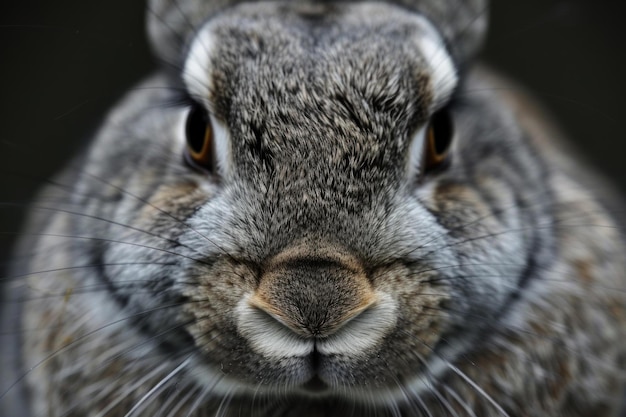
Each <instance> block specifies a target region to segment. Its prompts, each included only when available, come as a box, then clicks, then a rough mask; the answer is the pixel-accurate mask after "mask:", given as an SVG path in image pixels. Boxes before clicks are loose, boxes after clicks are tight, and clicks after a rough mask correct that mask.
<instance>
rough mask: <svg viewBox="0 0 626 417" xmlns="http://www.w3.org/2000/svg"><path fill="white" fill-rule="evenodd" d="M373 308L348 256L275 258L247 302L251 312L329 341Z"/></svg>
mask: <svg viewBox="0 0 626 417" xmlns="http://www.w3.org/2000/svg"><path fill="white" fill-rule="evenodd" d="M376 302H377V295H376V293H375V292H374V291H373V289H372V287H371V284H370V282H369V280H368V279H367V276H366V274H365V272H364V270H363V268H361V267H360V266H359V263H358V262H357V261H356V260H354V259H352V258H349V257H348V256H347V255H346V256H343V257H341V258H337V259H335V258H330V257H320V256H316V257H311V256H309V257H286V258H284V259H283V258H280V261H275V262H273V263H270V265H269V267H268V268H267V269H266V272H265V273H264V274H263V275H262V276H261V280H260V283H259V287H258V288H257V290H256V291H255V292H254V294H253V295H252V297H251V298H250V304H251V306H254V307H255V308H258V309H260V310H262V311H265V312H266V313H267V314H269V315H270V316H271V317H273V318H274V319H275V320H277V321H278V322H280V323H282V324H283V325H285V326H287V327H288V328H289V329H291V330H292V331H293V332H294V333H296V334H298V335H300V336H302V337H308V338H324V337H328V336H330V335H332V334H333V333H335V332H337V331H338V330H339V329H340V328H341V327H342V326H344V325H345V324H346V323H348V322H349V321H350V320H352V319H353V318H354V317H357V316H358V315H360V314H361V313H362V312H364V311H366V310H367V309H368V308H370V307H371V306H373V305H374V304H375V303H376Z"/></svg>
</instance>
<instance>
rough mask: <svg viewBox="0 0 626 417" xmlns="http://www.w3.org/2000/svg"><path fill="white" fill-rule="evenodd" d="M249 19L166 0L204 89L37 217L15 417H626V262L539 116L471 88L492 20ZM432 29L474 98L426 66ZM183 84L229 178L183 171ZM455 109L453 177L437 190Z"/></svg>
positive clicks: (350, 12) (361, 12) (389, 14)
mask: <svg viewBox="0 0 626 417" xmlns="http://www.w3.org/2000/svg"><path fill="white" fill-rule="evenodd" d="M234 3H237V2H212V3H209V2H200V1H192V0H189V1H181V2H169V1H153V2H152V4H151V6H150V9H151V11H150V12H149V13H150V16H152V17H151V18H150V23H149V27H150V34H151V41H152V43H153V47H154V48H155V49H156V52H157V53H158V54H159V55H160V56H161V57H162V58H164V59H166V60H177V61H178V62H180V65H181V73H180V74H176V75H171V74H170V73H166V72H164V73H158V74H155V75H154V76H152V77H150V78H149V79H147V80H146V81H144V83H143V84H141V85H140V88H138V89H136V90H134V91H133V92H131V93H129V94H128V96H127V97H126V98H125V99H124V100H122V101H121V102H120V103H119V104H118V105H117V106H116V107H115V108H114V109H113V111H112V112H111V113H110V114H109V116H108V117H107V118H106V120H105V121H104V123H103V126H102V128H101V130H100V132H99V133H98V135H97V137H96V138H95V140H94V143H93V145H92V147H91V148H90V149H89V151H88V152H87V154H86V155H85V157H84V162H82V165H81V168H80V169H79V170H76V169H75V167H71V168H70V169H68V171H67V172H66V174H65V175H64V176H63V177H61V179H60V181H62V182H65V183H67V182H70V183H71V184H72V187H73V192H72V195H71V198H69V199H63V198H59V196H58V194H57V193H55V190H54V188H50V189H47V190H45V191H44V192H43V193H42V195H41V196H40V198H39V199H38V200H37V202H36V203H35V204H34V206H33V225H32V226H31V229H30V230H33V231H37V232H39V233H44V234H43V235H42V236H41V237H39V238H38V239H36V240H35V241H32V242H28V245H29V246H31V247H32V248H34V253H35V254H36V255H34V256H33V257H32V258H31V259H30V261H29V265H28V270H29V271H30V272H31V273H32V275H29V276H28V277H25V278H24V279H22V280H16V281H15V283H14V284H13V286H14V288H13V289H12V298H13V299H12V303H13V304H17V305H19V306H20V307H21V310H22V311H21V314H20V316H21V319H20V321H19V323H17V328H18V329H20V330H24V332H23V345H22V348H21V352H20V354H21V357H20V358H19V360H20V361H21V362H23V363H24V367H27V368H30V367H32V369H30V370H29V371H28V372H27V373H26V374H25V377H24V378H23V379H22V380H19V379H18V377H15V376H12V377H11V378H12V379H14V380H15V381H17V384H16V386H17V387H18V388H16V389H10V390H9V391H8V394H7V395H5V396H4V397H3V398H2V400H1V401H0V404H3V405H4V404H5V403H6V404H7V406H6V407H9V404H11V405H10V406H14V404H16V403H17V402H18V401H19V398H18V395H14V393H17V392H18V391H17V390H18V389H25V391H26V392H27V393H28V395H29V398H30V401H29V404H30V407H31V411H32V413H33V415H52V416H61V415H66V416H76V417H80V416H100V415H106V416H111V417H118V416H119V417H122V416H126V415H127V413H129V412H130V411H133V413H134V414H133V415H142V416H156V415H164V416H168V415H171V416H193V417H201V416H213V415H220V416H221V415H226V416H239V415H245V416H247V415H250V416H252V415H254V416H262V417H275V416H299V417H305V416H306V417H309V416H310V417H318V416H329V417H333V416H340V415H341V416H345V415H355V416H366V415H377V416H406V417H408V416H422V415H428V416H433V417H439V416H487V417H489V416H503V415H509V416H511V417H513V416H519V417H521V416H537V417H539V416H570V417H576V416H581V417H582V416H589V415H593V416H614V415H616V412H617V410H618V407H619V399H620V398H619V397H620V395H619V394H620V393H621V388H622V386H623V379H624V378H623V377H624V374H623V363H624V353H625V352H624V351H625V349H626V347H624V346H623V344H622V343H621V341H622V340H623V338H624V336H626V334H625V330H626V325H625V323H626V312H625V307H626V300H625V299H624V294H623V293H622V291H621V289H622V288H623V287H624V270H625V269H624V268H625V266H626V265H625V264H624V259H623V256H622V254H623V253H624V249H625V247H624V242H623V238H622V236H621V235H620V233H619V232H618V229H617V224H616V222H615V221H614V220H613V219H612V218H611V217H610V215H609V214H608V213H607V212H606V211H605V210H604V209H603V208H602V206H601V205H599V204H598V203H597V202H596V198H595V197H594V196H593V195H592V193H591V192H590V191H589V190H587V189H586V188H585V187H582V186H580V185H579V183H578V182H576V181H575V180H573V179H572V178H571V177H570V175H568V172H569V164H570V163H571V161H570V160H569V159H568V158H564V157H563V154H562V153H561V152H560V151H559V149H558V148H557V147H556V146H555V142H556V141H557V140H558V135H557V134H556V133H554V131H553V130H551V128H550V127H549V126H548V125H547V124H546V123H545V121H543V120H542V119H541V117H540V115H537V114H534V113H533V108H534V107H533V106H532V104H531V105H529V104H528V103H527V101H526V100H527V99H526V98H524V97H522V96H520V95H516V94H509V93H502V94H496V93H493V91H499V90H500V89H499V88H497V87H499V86H500V85H501V83H502V81H501V80H499V79H498V78H496V77H495V76H493V75H492V74H490V73H489V72H487V71H486V70H484V69H482V68H480V67H476V68H473V69H472V70H468V71H467V72H466V71H464V70H465V69H467V68H470V65H471V63H472V62H471V57H472V55H473V54H474V53H475V52H476V49H477V47H478V44H479V42H480V39H481V38H482V36H483V33H484V28H483V26H484V19H485V18H484V14H483V12H482V7H483V5H482V2H479V1H476V2H466V3H458V2H456V1H449V2H448V1H445V2H434V1H433V2H427V1H425V0H424V1H415V2H398V3H399V4H400V5H401V6H398V5H394V4H390V3H368V4H360V3H356V2H337V3H330V2H320V4H316V5H311V4H303V3H296V2H282V3H278V2H277V3H246V4H234ZM402 6H404V7H406V9H409V10H411V11H410V12H409V11H407V10H406V9H405V8H404V7H402ZM421 13H423V14H425V15H426V16H427V17H428V21H426V20H424V19H423V18H422V17H420V16H422V15H421ZM477 15H478V16H479V18H476V16H477ZM429 22H430V23H429ZM465 22H475V24H472V25H469V26H468V24H466V23H465ZM433 28H435V30H436V31H437V32H438V33H439V35H440V36H441V37H442V39H444V40H445V41H447V42H448V44H449V51H445V50H444V49H443V45H440V48H441V54H442V55H441V56H442V57H446V56H447V54H448V52H449V53H450V54H451V55H452V58H453V62H454V63H455V68H456V70H457V71H456V72H455V73H454V74H451V75H450V77H451V78H450V79H449V80H444V81H446V82H449V85H447V87H446V88H448V87H449V88H455V89H456V92H455V95H454V97H453V98H451V96H450V92H449V91H447V92H442V91H441V90H440V89H441V88H442V85H444V84H445V83H443V84H442V83H437V82H436V81H435V80H437V74H435V73H434V72H433V71H436V70H437V67H436V66H435V67H433V66H432V62H433V61H432V59H433V57H432V56H431V55H429V54H428V53H427V52H426V51H425V50H424V49H421V48H420V45H425V43H424V42H426V41H427V40H428V39H431V38H432V36H433V33H431V32H432V29H433ZM174 33H176V36H174V35H173V34H174ZM431 40H432V39H431ZM203 42H205V43H203ZM193 54H200V56H193ZM203 54H206V55H203ZM178 55H180V56H178ZM196 60H197V61H198V62H202V63H203V65H205V66H203V67H201V68H200V70H198V69H197V68H196V69H194V70H193V71H190V70H189V68H190V65H191V64H190V62H195V61H196ZM438 62H442V61H438ZM442 68H443V67H442ZM442 68H439V69H442ZM457 76H458V77H460V81H459V83H458V85H457V84H455V83H456V78H455V79H454V80H453V79H452V77H457ZM181 85H182V86H184V87H185V88H186V89H187V90H188V94H190V95H191V96H192V97H193V98H194V99H195V100H197V101H198V102H200V103H202V104H203V105H205V106H206V107H207V109H208V110H209V111H210V113H211V115H212V118H213V122H214V123H215V125H216V127H217V126H221V127H222V128H223V130H224V132H226V133H225V135H226V136H225V137H224V138H222V139H223V140H225V141H227V144H228V152H227V153H225V154H224V155H222V156H221V157H220V158H222V160H220V168H219V169H218V170H216V171H215V172H212V173H207V172H202V171H196V170H193V169H191V168H189V167H188V166H186V165H185V164H184V163H183V158H182V154H183V151H184V137H183V136H184V135H183V130H182V129H181V125H182V122H183V121H184V119H185V117H186V115H187V112H188V106H187V105H180V106H172V105H171V103H172V102H175V101H176V99H177V98H178V97H179V89H178V88H179V87H180V86H181ZM144 87H145V88H144ZM151 87H159V88H151ZM163 87H166V88H163ZM475 91H489V94H485V93H483V94H477V93H473V92H475ZM450 100H453V101H451V102H449V101H450ZM444 106H448V107H449V111H450V114H451V116H452V118H453V120H454V125H455V130H456V134H455V140H454V144H453V147H452V149H451V155H450V163H449V165H448V166H446V167H444V168H442V169H441V170H438V171H433V172H426V173H422V172H421V171H420V170H419V169H417V170H415V169H412V168H414V167H411V166H410V163H411V159H410V152H411V149H412V144H414V143H415V141H417V140H419V136H416V132H419V131H420V130H421V129H422V128H423V127H424V126H425V125H426V124H427V123H428V122H429V119H430V118H431V116H432V114H433V112H435V111H436V110H438V109H440V108H442V107H444ZM408 173H413V174H412V175H409V174H408ZM579 174H580V173H579ZM582 176H583V177H584V176H585V175H582ZM42 212H43V213H50V212H52V214H51V215H50V216H49V218H48V219H47V220H46V221H44V222H43V224H37V223H42V222H40V221H39V222H38V221H37V219H38V218H40V217H41V216H40V215H39V214H38V213H42ZM68 236H72V237H68ZM68 266H72V268H71V269H63V268H67V267H68ZM77 266H83V268H76V267H77ZM44 270H46V271H51V272H48V273H35V272H36V271H44ZM616 289H620V290H616ZM9 304H10V303H9ZM9 304H7V305H9ZM255 326H261V327H263V328H264V329H265V327H266V334H263V332H262V331H261V332H259V331H258V330H257V328H256V327H255ZM28 329H36V330H35V331H28ZM311 346H316V348H315V349H316V352H317V353H315V354H310V355H295V354H289V352H294V351H296V350H298V349H308V348H309V347H311ZM331 351H332V352H334V353H332V354H327V353H325V352H331ZM285 352H287V353H285ZM320 380H321V381H323V383H324V384H325V386H326V387H325V389H320V387H319V386H316V384H319V381H320ZM5 409H8V408H5Z"/></svg>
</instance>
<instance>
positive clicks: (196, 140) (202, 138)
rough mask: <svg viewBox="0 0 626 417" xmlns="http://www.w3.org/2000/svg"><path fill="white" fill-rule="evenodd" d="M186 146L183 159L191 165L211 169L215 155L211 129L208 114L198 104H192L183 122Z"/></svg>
mask: <svg viewBox="0 0 626 417" xmlns="http://www.w3.org/2000/svg"><path fill="white" fill-rule="evenodd" d="M185 136H186V140H187V147H186V151H185V159H186V160H187V162H188V163H190V164H191V165H192V166H193V167H198V168H202V169H205V170H212V168H213V165H214V161H215V157H214V150H213V147H214V146H213V129H212V128H211V120H210V119H209V116H208V114H207V112H206V110H204V108H202V107H201V106H200V105H198V104H193V105H192V106H191V109H190V110H189V114H188V115H187V122H186V124H185Z"/></svg>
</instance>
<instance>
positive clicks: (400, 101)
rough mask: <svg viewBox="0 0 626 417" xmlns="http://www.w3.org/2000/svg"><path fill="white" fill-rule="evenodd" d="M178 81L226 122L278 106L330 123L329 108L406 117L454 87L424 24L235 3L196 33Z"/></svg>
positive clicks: (448, 62)
mask: <svg viewBox="0 0 626 417" xmlns="http://www.w3.org/2000/svg"><path fill="white" fill-rule="evenodd" d="M183 77H184V80H185V82H186V84H187V87H188V89H189V91H190V92H191V94H192V95H193V96H195V97H196V98H198V99H200V100H202V101H205V102H206V104H207V105H208V106H209V108H210V109H211V110H213V112H214V113H216V115H217V116H218V117H220V118H222V119H223V120H225V121H231V120H230V119H232V118H233V115H234V114H236V113H237V112H245V111H267V112H268V113H269V114H268V115H267V116H271V115H272V113H276V112H277V111H278V109H277V107H278V108H280V106H285V105H289V106H292V107H294V106H295V108H300V109H302V110H304V109H306V110H315V112H314V113H313V114H312V115H311V116H316V115H317V116H320V114H319V113H323V112H325V111H326V112H327V113H328V114H327V115H326V116H327V117H332V116H335V114H334V113H335V112H333V110H336V109H332V107H333V106H332V105H333V104H335V105H343V107H346V104H347V105H349V106H354V107H357V109H355V110H356V111H358V110H370V111H371V110H380V111H387V112H390V113H394V114H393V117H395V118H400V119H405V120H406V119H410V120H412V121H415V120H416V119H417V120H419V119H424V117H425V116H426V115H427V114H428V113H429V112H432V111H433V110H434V109H436V108H437V107H440V106H441V105H442V103H444V102H445V101H446V100H447V99H448V97H449V96H450V95H451V93H452V91H453V90H454V89H455V87H456V85H457V74H456V68H455V66H454V64H453V61H452V58H451V57H450V55H449V54H448V51H447V50H446V47H445V44H444V42H443V40H442V38H441V36H440V35H439V33H438V32H437V31H436V29H435V28H434V27H433V26H432V25H431V24H430V22H429V21H428V20H427V19H426V18H424V17H423V16H421V15H419V14H416V13H409V12H408V11H406V10H405V9H402V8H399V7H397V6H393V5H390V4H383V3H362V4H361V3H359V4H332V3H321V4H310V3H296V2H294V3H279V2H261V3H244V4H241V5H239V6H237V7H234V8H232V9H229V10H227V11H225V12H223V13H221V14H218V15H217V16H215V17H213V18H212V19H211V20H209V21H208V22H207V23H206V24H205V25H204V27H202V28H201V29H200V30H199V31H198V33H197V35H196V37H195V40H194V41H193V42H192V44H191V47H190V48H189V54H188V55H187V59H186V63H185V66H184V74H183ZM263 105H265V108H264V106H263ZM327 107H331V108H327ZM361 107H365V109H360V108H361ZM368 107H369V108H368ZM350 110H351V109H350ZM365 113H367V112H365ZM303 115H306V113H304V114H303ZM322 116H323V115H322Z"/></svg>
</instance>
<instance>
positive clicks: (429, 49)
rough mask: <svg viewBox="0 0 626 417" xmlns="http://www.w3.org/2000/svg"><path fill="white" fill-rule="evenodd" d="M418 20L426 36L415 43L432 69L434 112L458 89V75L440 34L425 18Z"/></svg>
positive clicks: (419, 17)
mask: <svg viewBox="0 0 626 417" xmlns="http://www.w3.org/2000/svg"><path fill="white" fill-rule="evenodd" d="M417 18H418V19H419V20H420V23H421V26H422V27H423V28H424V30H425V32H424V36H420V37H419V38H417V39H415V43H416V45H417V47H418V48H419V50H420V51H421V52H422V54H423V55H424V58H425V59H426V62H427V64H428V66H429V67H430V74H431V85H432V88H433V102H432V110H434V109H436V108H438V107H440V106H441V105H442V103H444V102H445V101H447V100H448V98H449V97H450V95H451V94H452V92H453V91H454V89H455V88H456V85H457V83H458V75H457V71H456V67H455V65H454V62H453V61H452V57H450V54H448V51H447V49H446V46H445V43H444V42H443V39H442V38H441V36H440V35H439V32H437V30H436V29H435V28H434V27H433V25H432V24H431V23H430V22H429V21H428V20H426V19H425V18H423V17H421V16H417Z"/></svg>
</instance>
